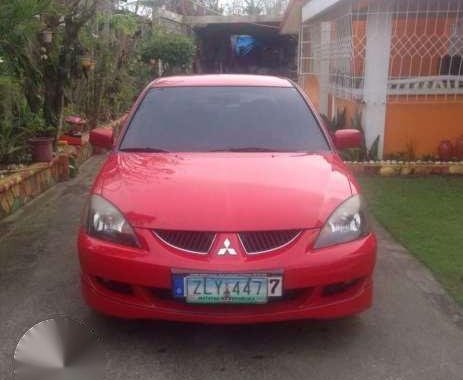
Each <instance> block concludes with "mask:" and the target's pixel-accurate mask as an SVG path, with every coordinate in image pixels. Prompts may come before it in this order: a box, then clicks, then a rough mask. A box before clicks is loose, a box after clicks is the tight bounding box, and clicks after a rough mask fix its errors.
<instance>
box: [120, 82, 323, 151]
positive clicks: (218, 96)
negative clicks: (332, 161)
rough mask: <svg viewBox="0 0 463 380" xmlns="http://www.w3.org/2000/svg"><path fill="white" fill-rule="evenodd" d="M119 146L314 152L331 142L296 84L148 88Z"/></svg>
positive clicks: (129, 148)
mask: <svg viewBox="0 0 463 380" xmlns="http://www.w3.org/2000/svg"><path fill="white" fill-rule="evenodd" d="M120 149H121V150H131V149H133V150H143V149H146V150H159V151H169V152H212V151H246V152H252V151H274V152H314V151H323V150H329V146H328V143H327V141H326V139H325V137H324V135H323V132H322V131H321V129H320V126H319V125H318V123H317V121H316V119H315V117H314V116H313V114H312V112H311V111H310V109H309V107H308V106H307V104H306V103H305V101H304V99H303V98H302V96H301V95H300V94H299V92H298V91H297V90H296V89H295V88H292V87H290V88H280V87H167V88H153V89H151V90H150V91H149V92H148V93H147V95H146V96H145V98H144V100H143V101H142V103H141V105H140V106H139V108H138V110H137V112H136V114H135V116H134V117H133V119H132V121H131V123H130V125H129V127H128V129H127V132H126V134H125V136H124V138H123V140H122V143H121V145H120Z"/></svg>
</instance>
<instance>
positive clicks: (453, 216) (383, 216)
mask: <svg viewBox="0 0 463 380" xmlns="http://www.w3.org/2000/svg"><path fill="white" fill-rule="evenodd" d="M359 182H360V183H361V185H362V188H363V193H364V196H365V197H366V199H367V200H368V202H369V207H370V210H371V211H372V213H373V215H374V216H375V217H376V219H377V220H378V221H379V222H380V223H381V224H382V225H383V226H385V227H386V228H387V230H388V231H389V232H391V234H392V235H393V236H394V237H395V238H396V239H397V240H398V241H400V242H401V243H402V244H403V245H404V246H405V247H407V248H408V249H409V250H410V252H411V253H412V254H414V255H415V256H416V257H418V258H419V259H420V260H421V261H422V262H423V263H425V265H427V266H428V267H429V268H430V269H431V270H432V271H433V272H434V274H435V275H436V277H437V278H438V279H439V281H440V282H441V283H442V284H443V285H444V287H445V288H446V289H447V290H448V291H449V292H450V294H452V295H453V296H454V297H455V299H456V300H457V302H458V303H459V304H460V305H463V178H462V177H459V178H457V177H453V178H450V177H426V178H398V177H395V178H384V177H362V178H360V179H359Z"/></svg>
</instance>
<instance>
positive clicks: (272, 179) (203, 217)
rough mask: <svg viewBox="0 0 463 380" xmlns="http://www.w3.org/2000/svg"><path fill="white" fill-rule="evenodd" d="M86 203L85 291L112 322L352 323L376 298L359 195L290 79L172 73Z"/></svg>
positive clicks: (342, 140) (103, 142)
mask: <svg viewBox="0 0 463 380" xmlns="http://www.w3.org/2000/svg"><path fill="white" fill-rule="evenodd" d="M91 141H92V142H93V143H94V144H95V145H98V146H100V147H107V148H111V149H112V151H111V153H110V154H109V157H108V158H107V160H106V162H105V164H104V165H103V167H102V169H101V171H100V173H99V175H98V177H97V179H96V181H95V183H94V185H93V187H92V190H91V195H90V198H89V200H88V202H87V205H86V207H85V210H84V213H83V218H82V224H81V228H80V232H79V238H78V248H79V256H80V263H81V268H82V289H83V294H84V296H85V299H86V301H87V303H88V304H89V305H90V306H91V307H92V308H94V309H96V310H98V311H100V312H103V313H105V314H109V315H114V316H118V317H123V318H153V319H167V320H176V321H189V322H204V323H255V322H269V321H282V320H289V319H302V318H317V319H318V318H338V317H343V316H347V315H352V314H356V313H359V312H361V311H363V310H365V309H367V308H368V307H369V306H370V305H371V302H372V273H373V269H374V265H375V260H376V238H375V235H374V234H373V233H372V232H371V230H370V227H369V225H368V221H367V217H366V215H365V205H364V202H363V200H362V198H361V197H360V195H359V186H358V184H357V182H356V181H355V179H354V178H353V176H352V175H351V173H350V172H349V170H348V169H347V167H346V166H345V165H344V163H343V161H342V160H341V158H340V157H339V155H338V153H337V151H336V148H338V149H340V148H347V147H354V146H358V145H359V144H360V142H361V136H360V133H359V132H358V131H357V130H341V131H338V132H336V134H335V135H334V138H333V139H332V138H331V137H330V135H329V133H328V131H327V130H326V128H325V127H324V126H323V124H322V122H321V119H320V118H319V117H318V115H317V113H316V112H315V110H314V107H313V106H312V104H311V103H310V101H309V99H308V98H307V97H306V96H305V95H304V93H303V92H302V91H301V90H300V89H298V87H297V86H296V85H295V84H293V83H292V82H290V81H289V80H286V79H280V78H275V77H266V76H248V75H208V76H185V77H171V78H161V79H158V80H155V81H154V82H152V83H151V84H150V85H149V86H148V87H147V88H146V89H145V90H144V91H143V93H142V94H141V95H140V97H139V99H138V100H137V101H136V103H135V105H134V107H133V109H132V111H131V113H130V115H129V116H128V118H127V120H126V122H125V126H124V127H123V128H122V131H121V133H120V135H119V137H118V138H117V139H116V141H115V142H113V137H112V133H111V130H108V129H106V130H101V129H97V130H94V131H93V133H92V134H91Z"/></svg>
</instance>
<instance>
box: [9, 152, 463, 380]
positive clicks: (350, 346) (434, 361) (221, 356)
mask: <svg viewBox="0 0 463 380" xmlns="http://www.w3.org/2000/svg"><path fill="white" fill-rule="evenodd" d="M101 160H102V157H94V158H92V159H91V160H90V161H88V162H87V163H86V164H85V165H84V166H83V167H82V169H81V174H80V175H79V177H78V178H76V179H74V180H72V181H69V182H67V183H63V184H60V185H58V186H56V187H55V188H53V189H52V190H50V191H48V192H47V193H46V194H45V195H44V196H42V197H41V198H40V199H38V200H37V201H34V202H33V203H32V204H30V205H29V206H28V207H26V208H25V209H24V210H22V211H20V212H19V213H17V214H16V215H14V216H13V217H10V218H9V219H8V220H6V221H3V222H1V223H0V321H1V323H0V379H9V378H10V377H11V364H12V353H13V350H14V348H15V345H16V342H17V340H18V339H19V337H20V336H21V335H22V333H23V332H24V331H25V330H26V329H27V328H29V327H30V326H32V325H33V324H34V323H36V322H38V321H40V320H43V319H46V318H49V317H50V316H54V315H57V314H65V315H68V316H72V317H74V318H77V319H80V320H83V321H85V322H86V323H87V324H89V325H90V326H91V327H93V328H94V329H95V331H96V332H97V333H98V334H99V335H100V336H101V337H102V339H103V345H104V348H105V349H106V351H107V353H108V359H109V361H108V370H107V372H108V376H107V378H108V379H111V380H116V379H121V380H130V379H182V380H183V379H204V378H209V379H311V380H316V379H323V380H330V379H333V380H334V379H342V380H349V379H358V380H363V379H365V380H375V379H381V380H399V379H400V380H412V379H416V380H427V379H429V380H439V379H442V380H453V379H455V380H456V379H460V380H461V379H463V318H462V314H461V309H458V308H457V307H456V306H455V304H454V303H453V302H452V301H451V300H450V299H449V298H448V296H447V295H446V294H445V292H444V291H443V289H442V288H441V287H440V285H439V284H437V283H436V281H435V280H434V279H433V277H432V276H431V275H430V273H429V272H428V271H427V270H426V269H425V268H424V267H423V266H422V265H421V264H419V263H418V262H417V261H416V260H415V259H414V258H412V257H411V256H409V254H408V253H407V252H406V251H405V249H404V248H402V247H401V246H400V245H398V244H397V243H395V242H394V241H393V240H392V239H391V237H390V236H389V235H388V234H387V233H386V232H385V231H384V230H383V229H381V228H378V233H379V241H380V248H379V262H378V266H377V270H376V275H375V277H376V289H375V290H376V296H375V305H374V307H373V308H372V309H371V310H370V311H368V312H366V313H364V314H362V315H361V316H359V317H354V318H349V319H344V320H339V321H330V322H313V321H305V322H291V323H280V324H271V325H259V326H202V325H187V324H178V323H166V322H153V321H132V322H128V321H119V320H115V319H109V318H104V317H101V316H98V315H96V314H94V313H93V312H91V311H90V310H89V309H88V308H87V307H86V306H85V305H84V303H83V301H82V299H81V297H80V293H79V283H78V279H79V267H78V260H77V256H76V249H75V235H76V230H77V226H78V223H79V215H80V209H81V206H82V204H83V201H84V196H85V193H86V192H87V189H88V187H89V185H90V183H91V181H92V178H93V176H94V175H95V173H96V171H97V169H98V167H99V165H100V163H101ZM462 249H463V247H462Z"/></svg>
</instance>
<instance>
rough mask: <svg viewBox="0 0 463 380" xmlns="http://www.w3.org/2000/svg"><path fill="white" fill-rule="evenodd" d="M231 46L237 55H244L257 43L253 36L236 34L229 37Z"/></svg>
mask: <svg viewBox="0 0 463 380" xmlns="http://www.w3.org/2000/svg"><path fill="white" fill-rule="evenodd" d="M231 43H232V48H233V51H234V52H235V54H236V55H237V56H238V57H242V56H245V55H247V54H249V52H250V51H251V50H252V49H253V48H254V47H255V46H256V45H257V40H256V39H255V38H254V37H253V36H248V35H238V36H232V37H231Z"/></svg>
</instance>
